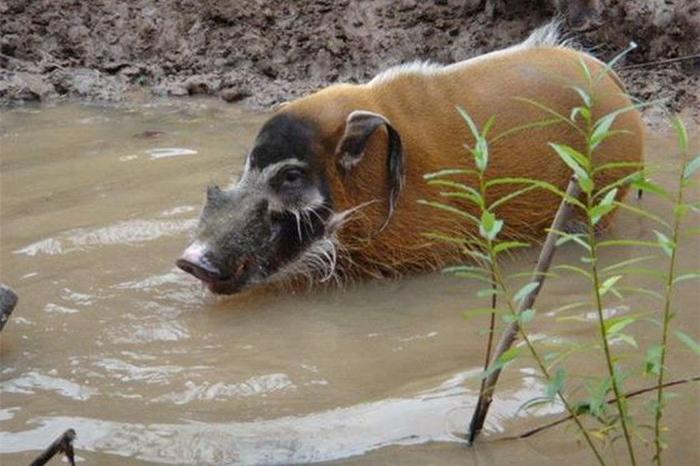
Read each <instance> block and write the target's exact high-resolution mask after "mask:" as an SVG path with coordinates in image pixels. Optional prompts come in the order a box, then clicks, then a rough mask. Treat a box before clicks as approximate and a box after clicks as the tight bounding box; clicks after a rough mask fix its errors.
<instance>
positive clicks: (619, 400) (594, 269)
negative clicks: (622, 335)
mask: <svg viewBox="0 0 700 466" xmlns="http://www.w3.org/2000/svg"><path fill="white" fill-rule="evenodd" d="M589 134H590V132H589ZM589 141H590V139H589ZM587 146H588V150H587V152H588V160H592V158H591V150H590V144H587ZM586 200H587V205H586V206H587V208H588V212H590V211H591V209H592V208H593V202H594V199H593V196H592V195H591V193H588V194H587V195H586ZM587 223H588V245H589V246H590V248H591V251H590V260H591V276H592V277H593V288H594V294H595V302H596V313H597V314H598V325H599V328H600V335H601V338H602V340H603V351H604V353H605V362H606V364H607V367H608V374H609V375H610V380H611V384H612V389H613V393H614V394H615V403H616V405H617V410H618V412H619V414H620V424H621V425H622V431H623V433H624V436H625V443H626V444H627V452H628V453H629V457H630V461H631V463H632V466H635V465H636V464H637V460H636V458H635V456H634V447H633V446H632V439H631V436H630V433H629V429H628V427H627V412H626V409H625V406H624V394H623V393H622V392H621V391H620V386H619V384H618V383H617V377H615V367H614V364H613V357H612V352H611V351H610V345H609V344H608V333H607V330H606V329H605V316H604V315H603V299H602V296H601V294H600V276H599V273H598V245H597V241H596V229H595V225H594V224H593V221H592V220H591V217H590V215H588V222H587Z"/></svg>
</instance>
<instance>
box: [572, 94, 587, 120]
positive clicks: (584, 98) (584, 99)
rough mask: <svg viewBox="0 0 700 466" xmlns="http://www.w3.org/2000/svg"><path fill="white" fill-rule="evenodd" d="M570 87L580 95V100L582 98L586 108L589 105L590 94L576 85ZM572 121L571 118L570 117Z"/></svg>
mask: <svg viewBox="0 0 700 466" xmlns="http://www.w3.org/2000/svg"><path fill="white" fill-rule="evenodd" d="M571 89H573V90H575V91H576V93H577V94H578V95H579V96H580V97H581V100H583V103H584V104H585V106H586V107H587V108H590V107H591V96H590V95H588V92H586V91H584V90H583V89H581V88H580V87H578V86H571ZM572 121H573V118H572Z"/></svg>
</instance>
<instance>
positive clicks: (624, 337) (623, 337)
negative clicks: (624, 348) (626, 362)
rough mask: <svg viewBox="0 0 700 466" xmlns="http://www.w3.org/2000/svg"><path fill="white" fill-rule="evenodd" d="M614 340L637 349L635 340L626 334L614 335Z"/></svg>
mask: <svg viewBox="0 0 700 466" xmlns="http://www.w3.org/2000/svg"><path fill="white" fill-rule="evenodd" d="M615 338H619V339H620V340H622V341H624V342H625V343H627V344H628V345H630V346H631V347H633V348H639V345H638V344H637V340H635V339H634V337H633V336H632V335H627V334H626V333H617V334H615Z"/></svg>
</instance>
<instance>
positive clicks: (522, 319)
mask: <svg viewBox="0 0 700 466" xmlns="http://www.w3.org/2000/svg"><path fill="white" fill-rule="evenodd" d="M534 318H535V310H534V309H525V310H524V311H522V312H520V313H518V323H519V324H520V325H525V324H527V323H529V322H532V319H534Z"/></svg>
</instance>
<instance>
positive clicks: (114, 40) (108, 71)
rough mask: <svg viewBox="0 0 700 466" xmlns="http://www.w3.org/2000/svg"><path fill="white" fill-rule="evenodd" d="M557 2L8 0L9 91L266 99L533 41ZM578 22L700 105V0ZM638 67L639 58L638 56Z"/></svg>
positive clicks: (5, 95) (637, 84) (609, 7)
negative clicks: (633, 47)
mask: <svg viewBox="0 0 700 466" xmlns="http://www.w3.org/2000/svg"><path fill="white" fill-rule="evenodd" d="M557 3H559V4H562V3H564V4H565V3H567V2H553V1H544V0H528V1H517V2H516V1H504V0H501V1H492V0H489V1H486V2H484V1H479V0H467V1H465V0H444V1H424V2H421V1H415V0H401V1H388V0H371V1H362V2H360V1H349V0H341V1H328V0H304V1H296V2H271V1H259V2H238V1H231V0H205V1H199V0H164V1H158V2H156V1H154V0H137V1H128V2H127V1H123V0H102V1H99V2H85V1H81V0H33V1H26V0H0V103H5V104H8V103H11V102H22V101H52V100H56V99H65V98H78V99H83V100H84V99H88V100H97V101H124V100H134V99H144V98H148V97H150V96H152V95H157V96H192V95H195V96H198V95H214V96H218V97H220V98H222V99H223V100H225V101H228V102H237V101H243V102H244V103H245V105H247V106H248V107H253V108H269V107H271V106H273V105H274V104H276V103H279V102H282V101H285V100H289V99H292V98H294V97H296V96H299V95H303V94H306V93H308V92H310V91H312V90H315V89H318V88H320V87H323V86H325V85H328V84H330V83H334V82H339V81H347V82H356V81H364V80H366V79H368V78H369V77H371V76H373V75H375V74H376V73H377V72H379V71H381V70H383V69H385V68H387V67H388V66H391V65H395V64H398V63H401V62H405V61H411V60H416V59H420V60H431V61H435V62H442V63H451V62H454V61H458V60H463V59H465V58H469V57H472V56H476V55H479V54H482V53H485V52H488V51H491V50H495V49H498V48H502V47H505V46H507V45H510V44H513V43H516V42H518V41H521V40H522V39H523V38H524V37H526V36H527V35H528V33H529V32H530V31H531V30H532V29H533V28H535V27H537V26H539V25H541V24H543V23H544V22H546V21H549V20H550V19H551V18H552V17H553V15H554V14H556V12H557V11H556V9H555V7H554V4H557ZM599 3H600V5H601V13H600V25H599V26H598V27H595V28H593V29H592V30H590V31H588V32H583V33H579V34H576V38H577V39H578V40H579V42H580V43H581V44H582V45H583V46H584V47H586V48H588V49H589V50H591V51H592V52H593V53H595V54H596V55H598V56H599V57H600V58H602V59H605V60H607V59H610V58H612V56H614V55H615V54H616V53H617V52H619V51H621V50H622V49H624V48H625V47H626V46H627V45H628V43H629V42H630V41H635V42H637V43H638V44H639V49H638V50H637V51H635V52H633V53H631V54H630V55H629V56H628V57H627V58H626V59H625V61H624V62H623V63H621V66H622V68H623V69H622V70H621V74H622V77H623V80H624V81H625V82H626V83H627V84H628V86H629V90H630V92H631V93H632V94H633V95H634V96H636V97H638V98H641V99H645V100H649V99H666V103H667V106H668V107H669V108H671V109H673V110H680V109H682V108H686V107H689V106H690V107H695V108H697V106H698V99H699V97H698V92H699V91H698V88H699V87H700V86H698V66H699V65H698V60H685V61H682V62H672V63H661V64H657V65H653V66H644V67H641V68H635V66H638V65H640V64H642V63H647V62H650V61H652V62H654V61H659V60H668V59H674V58H679V57H684V56H687V55H692V54H697V53H698V52H699V50H698V43H700V37H699V34H700V32H699V31H700V6H699V5H698V2H696V1H685V0H673V1H652V2H639V1H637V0H605V1H601V2H599ZM624 67H631V68H627V69H624Z"/></svg>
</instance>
